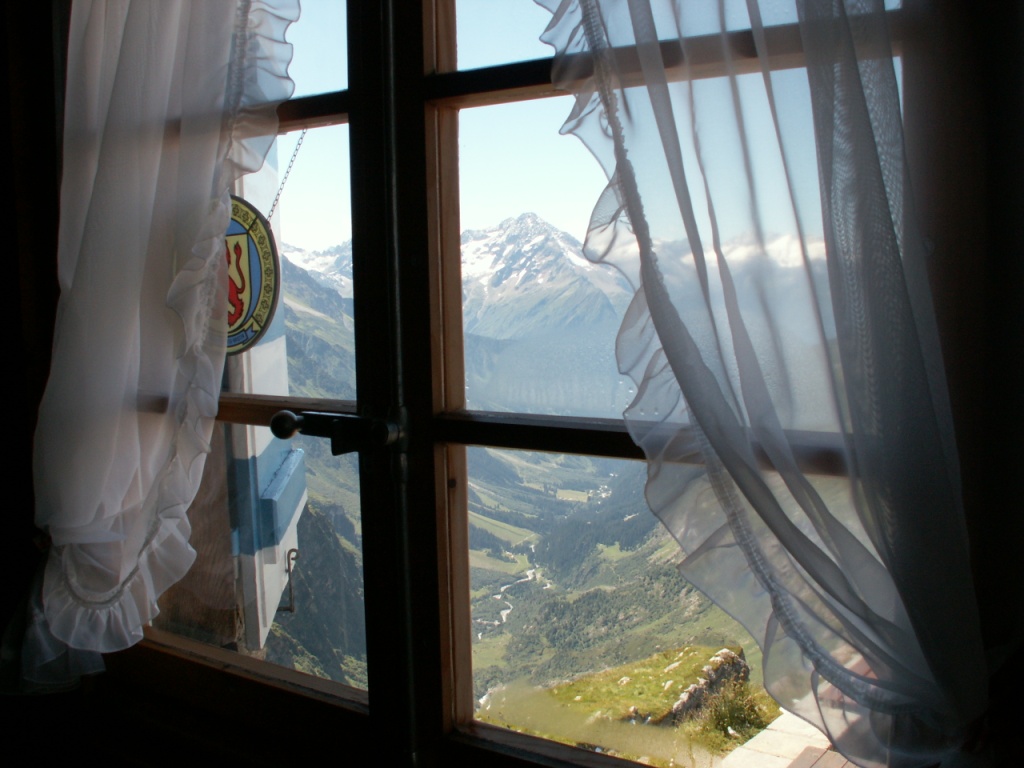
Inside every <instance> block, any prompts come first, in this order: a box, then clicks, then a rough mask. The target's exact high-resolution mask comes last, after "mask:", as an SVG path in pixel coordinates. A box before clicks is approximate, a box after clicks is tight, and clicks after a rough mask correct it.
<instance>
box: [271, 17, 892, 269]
mask: <svg viewBox="0 0 1024 768" xmlns="http://www.w3.org/2000/svg"><path fill="white" fill-rule="evenodd" d="M888 4H895V3H888ZM742 5H743V3H742V0H726V11H727V21H728V19H731V18H732V17H733V16H736V17H737V18H739V17H738V16H737V14H739V13H740V12H741V11H742V8H741V7H740V6H742ZM733 6H735V7H733ZM767 7H768V8H772V7H774V6H772V5H768V6H767ZM685 9H686V11H687V12H688V13H689V14H692V15H693V16H695V17H696V19H695V22H696V23H697V24H698V26H700V24H703V23H704V21H706V22H707V24H709V25H712V26H713V24H717V11H716V9H717V0H689V2H688V4H687V5H686V6H685ZM456 13H457V18H458V30H459V35H458V48H459V49H458V55H459V62H460V68H472V67H478V66H487V65H493V64H499V63H504V62H508V61H516V60H522V59H531V58H541V57H548V56H550V55H551V48H550V47H549V46H547V45H546V44H544V43H541V42H540V41H539V40H538V37H539V36H540V34H541V33H542V32H543V31H544V29H545V27H546V25H547V22H548V20H549V19H550V14H549V13H548V12H547V11H546V10H544V9H543V8H541V7H540V6H537V5H536V4H534V3H533V2H532V0H457V5H456ZM704 16H707V19H705V20H704V21H701V20H702V19H704ZM781 20H782V19H768V18H767V17H766V19H765V21H766V22H770V21H776V22H778V21H781ZM729 23H730V25H731V22H729ZM709 31H710V28H709ZM288 40H289V41H290V42H292V43H293V45H294V46H295V52H294V58H293V61H292V65H291V67H290V70H289V74H290V75H291V76H292V78H293V79H294V80H295V83H296V95H308V94H311V93H318V92H324V91H328V90H335V89H339V88H344V87H346V86H347V75H346V72H345V59H346V46H345V6H344V2H343V0H302V16H301V18H300V20H299V21H298V22H296V23H295V24H293V25H292V26H291V27H290V28H289V30H288ZM779 77H780V78H781V81H780V82H778V83H777V84H776V88H777V91H776V95H777V98H778V99H779V105H780V112H782V114H783V115H784V117H785V119H787V120H789V121H790V122H792V123H794V124H796V125H797V126H798V128H797V134H796V135H797V136H798V137H799V140H798V141H797V142H796V143H795V145H794V147H793V148H791V149H790V150H789V151H790V153H791V157H792V158H793V162H794V163H795V167H796V169H797V170H798V171H799V173H798V177H799V179H800V180H799V181H798V187H799V188H798V190H797V194H798V197H800V198H802V199H803V200H804V202H805V204H809V205H811V206H816V205H817V197H818V193H817V189H816V186H817V178H816V175H817V174H816V171H815V169H814V153H813V143H814V142H813V134H812V132H811V130H810V104H809V96H808V95H807V93H806V88H807V86H806V75H805V74H804V73H803V72H802V71H801V70H791V71H790V72H788V73H781V74H780V75H779ZM714 82H715V81H703V82H702V84H701V85H700V86H699V87H701V88H705V89H707V88H710V89H712V90H711V91H710V92H708V91H706V92H705V94H704V98H706V99H708V103H709V104H712V105H716V104H718V103H719V102H720V108H721V110H723V111H724V112H729V111H731V97H730V96H729V92H728V88H727V87H719V86H724V84H725V81H718V83H719V86H716V85H714ZM780 85H784V86H785V87H782V88H780V87H779V86H780ZM740 89H741V91H743V92H744V95H743V100H744V110H745V122H746V123H747V124H748V125H749V126H754V130H756V131H758V133H757V134H756V135H754V134H751V135H749V136H748V139H749V141H750V146H751V147H752V148H753V149H754V151H755V152H756V150H757V148H758V147H759V146H760V147H762V148H763V149H765V150H766V151H765V152H763V153H762V155H763V157H765V158H768V159H767V160H765V161H764V163H765V164H763V165H761V166H760V167H757V166H755V170H756V173H755V177H756V178H758V181H759V183H760V184H761V185H762V186H761V187H760V189H761V190H762V191H761V192H760V194H761V195H762V196H763V199H762V201H761V214H762V219H763V220H764V221H765V222H766V230H767V231H766V234H768V235H771V234H777V233H779V232H780V230H782V231H785V230H790V231H791V227H792V224H791V222H792V214H791V212H790V209H789V206H788V202H787V201H786V200H785V199H783V196H781V195H778V194H771V193H766V192H764V190H769V189H774V190H778V189H780V183H779V182H780V179H781V168H780V167H779V166H778V163H777V162H775V164H774V165H773V164H772V163H773V161H772V160H771V158H772V157H773V156H774V155H777V149H773V148H772V146H771V145H772V143H773V142H775V138H774V131H772V130H771V128H770V120H771V118H770V116H769V112H768V109H767V103H766V101H765V100H764V96H763V85H762V84H761V82H760V76H746V77H741V78H740ZM716 90H717V91H719V92H715V91H716ZM685 101H686V100H685V99H682V100H680V102H681V103H683V104H685ZM571 107H572V101H571V98H570V97H568V96H566V97H560V98H547V99H539V100H535V101H530V102H520V103H516V104H509V105H501V106H496V107H484V108H479V109H472V110H463V111H462V113H461V115H460V139H459V153H460V169H461V179H460V186H461V190H460V191H461V199H462V202H461V209H460V216H461V224H462V228H463V229H484V228H487V227H491V226H493V225H495V224H498V223H499V222H500V221H502V220H503V219H505V218H507V217H509V216H515V215H518V214H520V213H523V212H525V211H533V212H535V213H537V214H538V215H540V216H541V217H542V218H544V219H546V220H548V221H550V222H551V223H552V224H554V225H555V226H557V227H559V228H561V229H564V230H566V231H568V232H570V233H571V234H573V235H574V236H576V237H578V238H580V239H582V238H583V235H584V234H585V232H586V226H587V223H588V221H589V218H590V212H591V209H592V208H593V205H594V203H595V202H596V200H597V197H598V195H599V194H600V193H601V190H602V189H603V187H604V185H605V177H604V174H603V172H602V171H601V169H600V166H599V165H598V163H597V162H596V161H595V160H594V159H593V157H592V156H591V155H590V153H589V152H588V151H587V150H586V149H585V148H584V147H583V145H582V144H581V143H580V142H579V141H578V140H577V139H575V138H574V137H571V136H562V135H560V134H559V128H560V127H561V125H562V123H563V121H564V120H565V118H566V116H567V115H568V114H569V112H570V110H571ZM717 108H718V107H717V106H716V107H714V108H707V109H705V110H704V114H705V115H710V116H711V117H712V119H709V120H706V121H705V122H706V124H705V125H704V126H703V127H702V139H701V140H702V142H703V143H704V150H705V152H704V154H705V156H706V158H707V161H708V162H709V163H711V164H713V165H717V166H718V168H717V177H718V178H722V179H744V178H745V171H744V169H743V166H742V155H741V153H740V152H739V151H738V149H737V147H738V144H736V137H735V136H734V135H733V136H730V135H728V134H729V132H728V131H722V130H720V128H719V127H718V126H717V125H716V124H715V121H714V119H713V117H714V115H716V114H718V112H716V111H715V110H716V109H717ZM677 120H679V121H680V127H681V128H682V126H684V125H686V124H687V123H688V121H689V117H688V114H685V113H683V112H682V111H681V112H680V113H679V114H677ZM297 136H298V134H290V135H287V136H283V137H281V138H280V139H279V141H278V163H279V166H280V168H281V169H282V170H283V168H284V167H285V166H286V165H287V163H288V160H289V158H290V157H291V154H292V151H293V149H294V146H295V140H296V138H297ZM657 151H658V150H657V148H656V147H647V146H644V147H633V148H632V149H631V152H634V153H635V155H634V157H635V156H636V155H643V154H646V153H649V152H655V153H656V152H657ZM348 153H349V146H348V127H347V126H334V127H330V128H320V129H315V130H312V131H310V132H309V133H308V134H307V137H306V139H305V142H304V144H303V146H302V149H301V150H300V152H299V154H298V156H297V158H296V162H295V166H294V169H293V171H292V174H291V177H290V178H289V180H288V183H287V186H286V188H285V192H284V194H283V195H282V199H281V203H280V211H281V218H280V224H279V228H280V230H281V231H280V232H279V233H278V239H279V240H281V241H283V242H286V243H289V244H291V245H296V246H300V247H303V248H307V249H324V248H327V247H330V246H332V245H336V244H338V243H341V242H343V241H345V240H348V239H349V238H351V216H350V213H349V210H350V203H349V183H348ZM687 153H688V154H687ZM684 156H685V157H684V162H685V163H686V167H687V169H688V170H687V173H688V175H691V174H693V172H694V171H693V169H694V168H695V165H696V163H695V156H694V155H693V152H692V150H691V149H689V148H687V147H685V146H684ZM757 162H760V161H756V160H755V163H757ZM694 183H695V179H691V180H690V184H691V188H693V189H697V188H696V187H694V186H693V185H694ZM782 188H784V187H782ZM697 192H698V197H699V194H700V192H699V189H697ZM660 204H661V205H662V206H663V207H664V210H663V211H662V215H663V216H666V217H669V216H673V211H672V209H673V208H674V203H673V202H672V201H660ZM694 207H695V209H696V210H697V215H698V218H699V219H701V221H702V223H703V224H704V226H703V227H702V229H703V231H704V232H707V228H706V220H707V216H706V213H703V212H702V210H701V209H702V208H704V207H705V206H703V205H702V203H701V202H700V201H699V200H698V199H696V198H695V200H694ZM645 208H646V212H647V214H648V218H649V219H651V221H652V224H653V225H656V223H657V219H658V216H659V201H657V200H647V201H645ZM808 210H811V209H810V208H809V209H808ZM716 213H717V215H718V217H719V225H720V227H721V229H722V231H723V235H724V236H728V233H729V232H730V230H732V231H733V232H735V231H736V230H737V229H738V228H739V227H741V226H743V225H744V224H743V223H740V222H741V220H743V222H744V223H745V221H746V215H747V211H746V210H745V207H744V206H737V207H734V208H733V209H731V210H719V211H717V212H716ZM811 218H813V217H811ZM731 224H735V226H731ZM818 229H819V230H820V224H819V225H818ZM808 234H815V232H813V231H809V232H808Z"/></svg>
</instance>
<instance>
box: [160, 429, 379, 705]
mask: <svg viewBox="0 0 1024 768" xmlns="http://www.w3.org/2000/svg"><path fill="white" fill-rule="evenodd" d="M189 519H190V520H191V522H192V526H193V531H192V536H191V539H190V541H191V543H192V546H193V547H194V548H195V549H196V552H197V557H196V561H195V563H194V564H193V566H192V568H191V569H190V571H189V573H188V574H187V575H186V576H185V578H184V579H183V580H182V581H181V582H179V583H178V584H176V585H175V586H173V587H172V588H171V589H170V590H168V591H167V592H166V593H165V594H164V596H163V597H162V598H161V600H160V607H161V613H160V616H159V617H158V618H157V620H156V621H155V622H154V623H155V625H156V626H158V627H160V628H162V629H166V630H169V631H172V632H175V633H177V634H181V635H184V636H187V637H191V638H195V639H198V640H201V641H203V642H207V643H210V644H212V645H216V646H218V647H222V648H228V649H231V650H236V651H238V652H239V653H241V654H245V655H247V656H253V657H256V658H260V659H264V660H266V661H269V662H272V663H274V664H278V665H281V666H285V667H289V668H293V669H296V670H298V671H300V672H304V673H307V674H310V675H315V676H317V677H322V678H327V679H330V680H334V681H337V682H341V683H345V684H347V685H350V686H354V687H357V688H365V687H366V630H365V614H364V610H363V575H362V546H361V539H362V537H361V525H360V516H359V480H358V460H357V458H356V456H355V454H350V455H347V456H339V457H332V456H331V455H330V449H329V444H328V443H327V442H326V441H323V440H318V439H316V438H307V437H304V436H301V435H300V436H298V437H296V438H295V439H293V440H291V441H281V440H277V439H276V438H273V437H272V436H271V435H270V431H269V430H268V429H266V428H264V427H252V426H245V425H218V427H217V430H216V432H215V435H214V450H213V453H212V454H211V456H210V457H209V458H208V460H207V464H206V469H205V472H204V477H203V486H202V488H201V490H200V493H199V495H198V496H197V498H196V501H195V502H194V503H193V505H192V508H191V509H190V510H189Z"/></svg>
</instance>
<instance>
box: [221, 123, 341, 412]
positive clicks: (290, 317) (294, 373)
mask: <svg viewBox="0 0 1024 768" xmlns="http://www.w3.org/2000/svg"><path fill="white" fill-rule="evenodd" d="M300 138H301V141H302V143H301V146H299V147H298V151H297V152H296V146H298V142H299V140H300ZM289 164H290V165H291V172H290V173H288V175H287V180H286V183H285V185H284V187H283V188H282V186H281V184H282V179H283V178H284V176H285V173H286V172H287V169H288V167H289ZM348 165H349V163H348V126H347V125H336V126H328V127H325V128H316V129H313V130H310V131H308V132H307V133H306V134H305V136H304V137H303V136H302V134H301V133H300V132H295V133H289V134H285V135H283V136H281V137H279V138H278V140H277V142H276V146H275V148H274V149H272V150H271V154H270V156H269V157H268V159H267V162H266V164H265V165H264V168H263V169H262V170H261V171H260V172H259V173H256V174H251V175H250V176H247V177H245V178H244V179H242V181H241V183H240V184H239V191H238V194H239V195H241V196H243V197H245V198H246V199H247V200H248V201H249V202H251V203H253V204H254V205H255V206H256V207H257V208H258V209H259V210H260V211H262V212H263V213H264V215H265V214H266V213H267V212H268V211H270V210H271V207H272V205H273V202H274V198H275V196H276V195H277V194H278V191H279V190H280V195H281V196H280V201H279V202H278V205H277V208H276V209H274V211H273V216H271V219H270V222H271V226H272V228H273V231H274V233H275V236H276V240H277V246H278V252H279V255H280V260H281V268H282V284H283V285H282V290H281V297H280V300H279V301H278V307H277V311H276V313H275V315H274V320H273V322H272V323H271V326H270V328H269V330H268V331H267V332H266V333H265V334H264V336H263V337H262V338H261V340H260V341H259V343H258V344H257V345H256V346H255V347H253V348H252V349H251V350H249V351H247V352H243V353H241V354H239V355H235V356H232V357H230V358H229V359H228V365H227V370H228V385H229V388H230V390H231V391H233V392H252V393H258V394H265V395H292V396H300V397H321V398H333V399H341V400H354V399H355V337H354V324H353V320H352V241H351V237H352V235H351V213H350V210H351V208H350V204H349V200H350V191H349V170H348Z"/></svg>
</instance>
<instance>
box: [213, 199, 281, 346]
mask: <svg viewBox="0 0 1024 768" xmlns="http://www.w3.org/2000/svg"><path fill="white" fill-rule="evenodd" d="M224 256H225V258H226V259H227V262H228V349H227V352H228V354H229V355H237V354H238V353H239V352H244V351H245V350H247V349H248V348H249V347H251V346H252V345H253V344H255V343H256V342H257V341H259V340H260V337H261V336H262V335H263V333H264V332H265V331H266V330H267V328H268V327H269V326H270V321H271V320H273V319H274V310H275V309H277V299H278V295H279V294H280V290H281V263H280V261H279V260H278V257H277V244H276V243H275V242H274V235H273V234H272V233H271V231H270V222H268V221H267V220H266V218H265V217H264V216H263V214H261V213H260V212H259V211H257V210H256V208H255V207H254V206H253V205H251V204H250V203H249V202H248V201H246V200H243V199H242V198H240V197H235V196H234V195H232V196H231V223H230V224H228V231H227V232H226V233H225V235H224Z"/></svg>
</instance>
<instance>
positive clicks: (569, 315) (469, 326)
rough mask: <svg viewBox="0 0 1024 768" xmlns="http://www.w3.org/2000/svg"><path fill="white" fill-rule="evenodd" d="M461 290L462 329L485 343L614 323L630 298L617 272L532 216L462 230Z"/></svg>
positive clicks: (522, 216)
mask: <svg viewBox="0 0 1024 768" xmlns="http://www.w3.org/2000/svg"><path fill="white" fill-rule="evenodd" d="M462 286H463V287H462V307H463V309H462V315H463V324H464V329H465V332H466V333H467V334H473V335H476V336H484V337H487V338H492V339H511V338H531V337H538V336H540V337H543V336H549V335H551V334H552V333H553V332H555V331H558V332H572V333H581V334H584V335H587V334H588V333H589V331H590V329H592V328H604V327H606V326H608V325H614V326H618V324H619V323H620V322H621V320H622V316H623V314H624V313H625V311H626V307H627V306H628V305H629V302H630V300H631V299H632V297H633V290H632V288H631V287H630V285H629V283H628V282H627V281H626V279H625V278H624V277H623V276H622V275H621V274H620V273H619V272H618V271H616V270H614V269H611V268H609V267H605V266H600V265H595V264H591V263H590V262H589V261H587V259H586V258H585V257H584V256H583V251H582V247H581V245H580V243H579V241H578V240H576V239H575V238H574V237H572V236H571V235H569V234H567V233H565V232H562V231H560V230H558V229H556V228H555V227H553V226H551V225H550V224H548V223H547V222H545V221H544V220H542V219H541V218H540V217H539V216H537V214H535V213H524V214H522V215H520V216H518V217H516V218H511V219H506V220H505V221H503V222H501V224H499V225H498V226H497V227H493V228H491V229H487V230H467V231H466V232H463V234H462Z"/></svg>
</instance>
